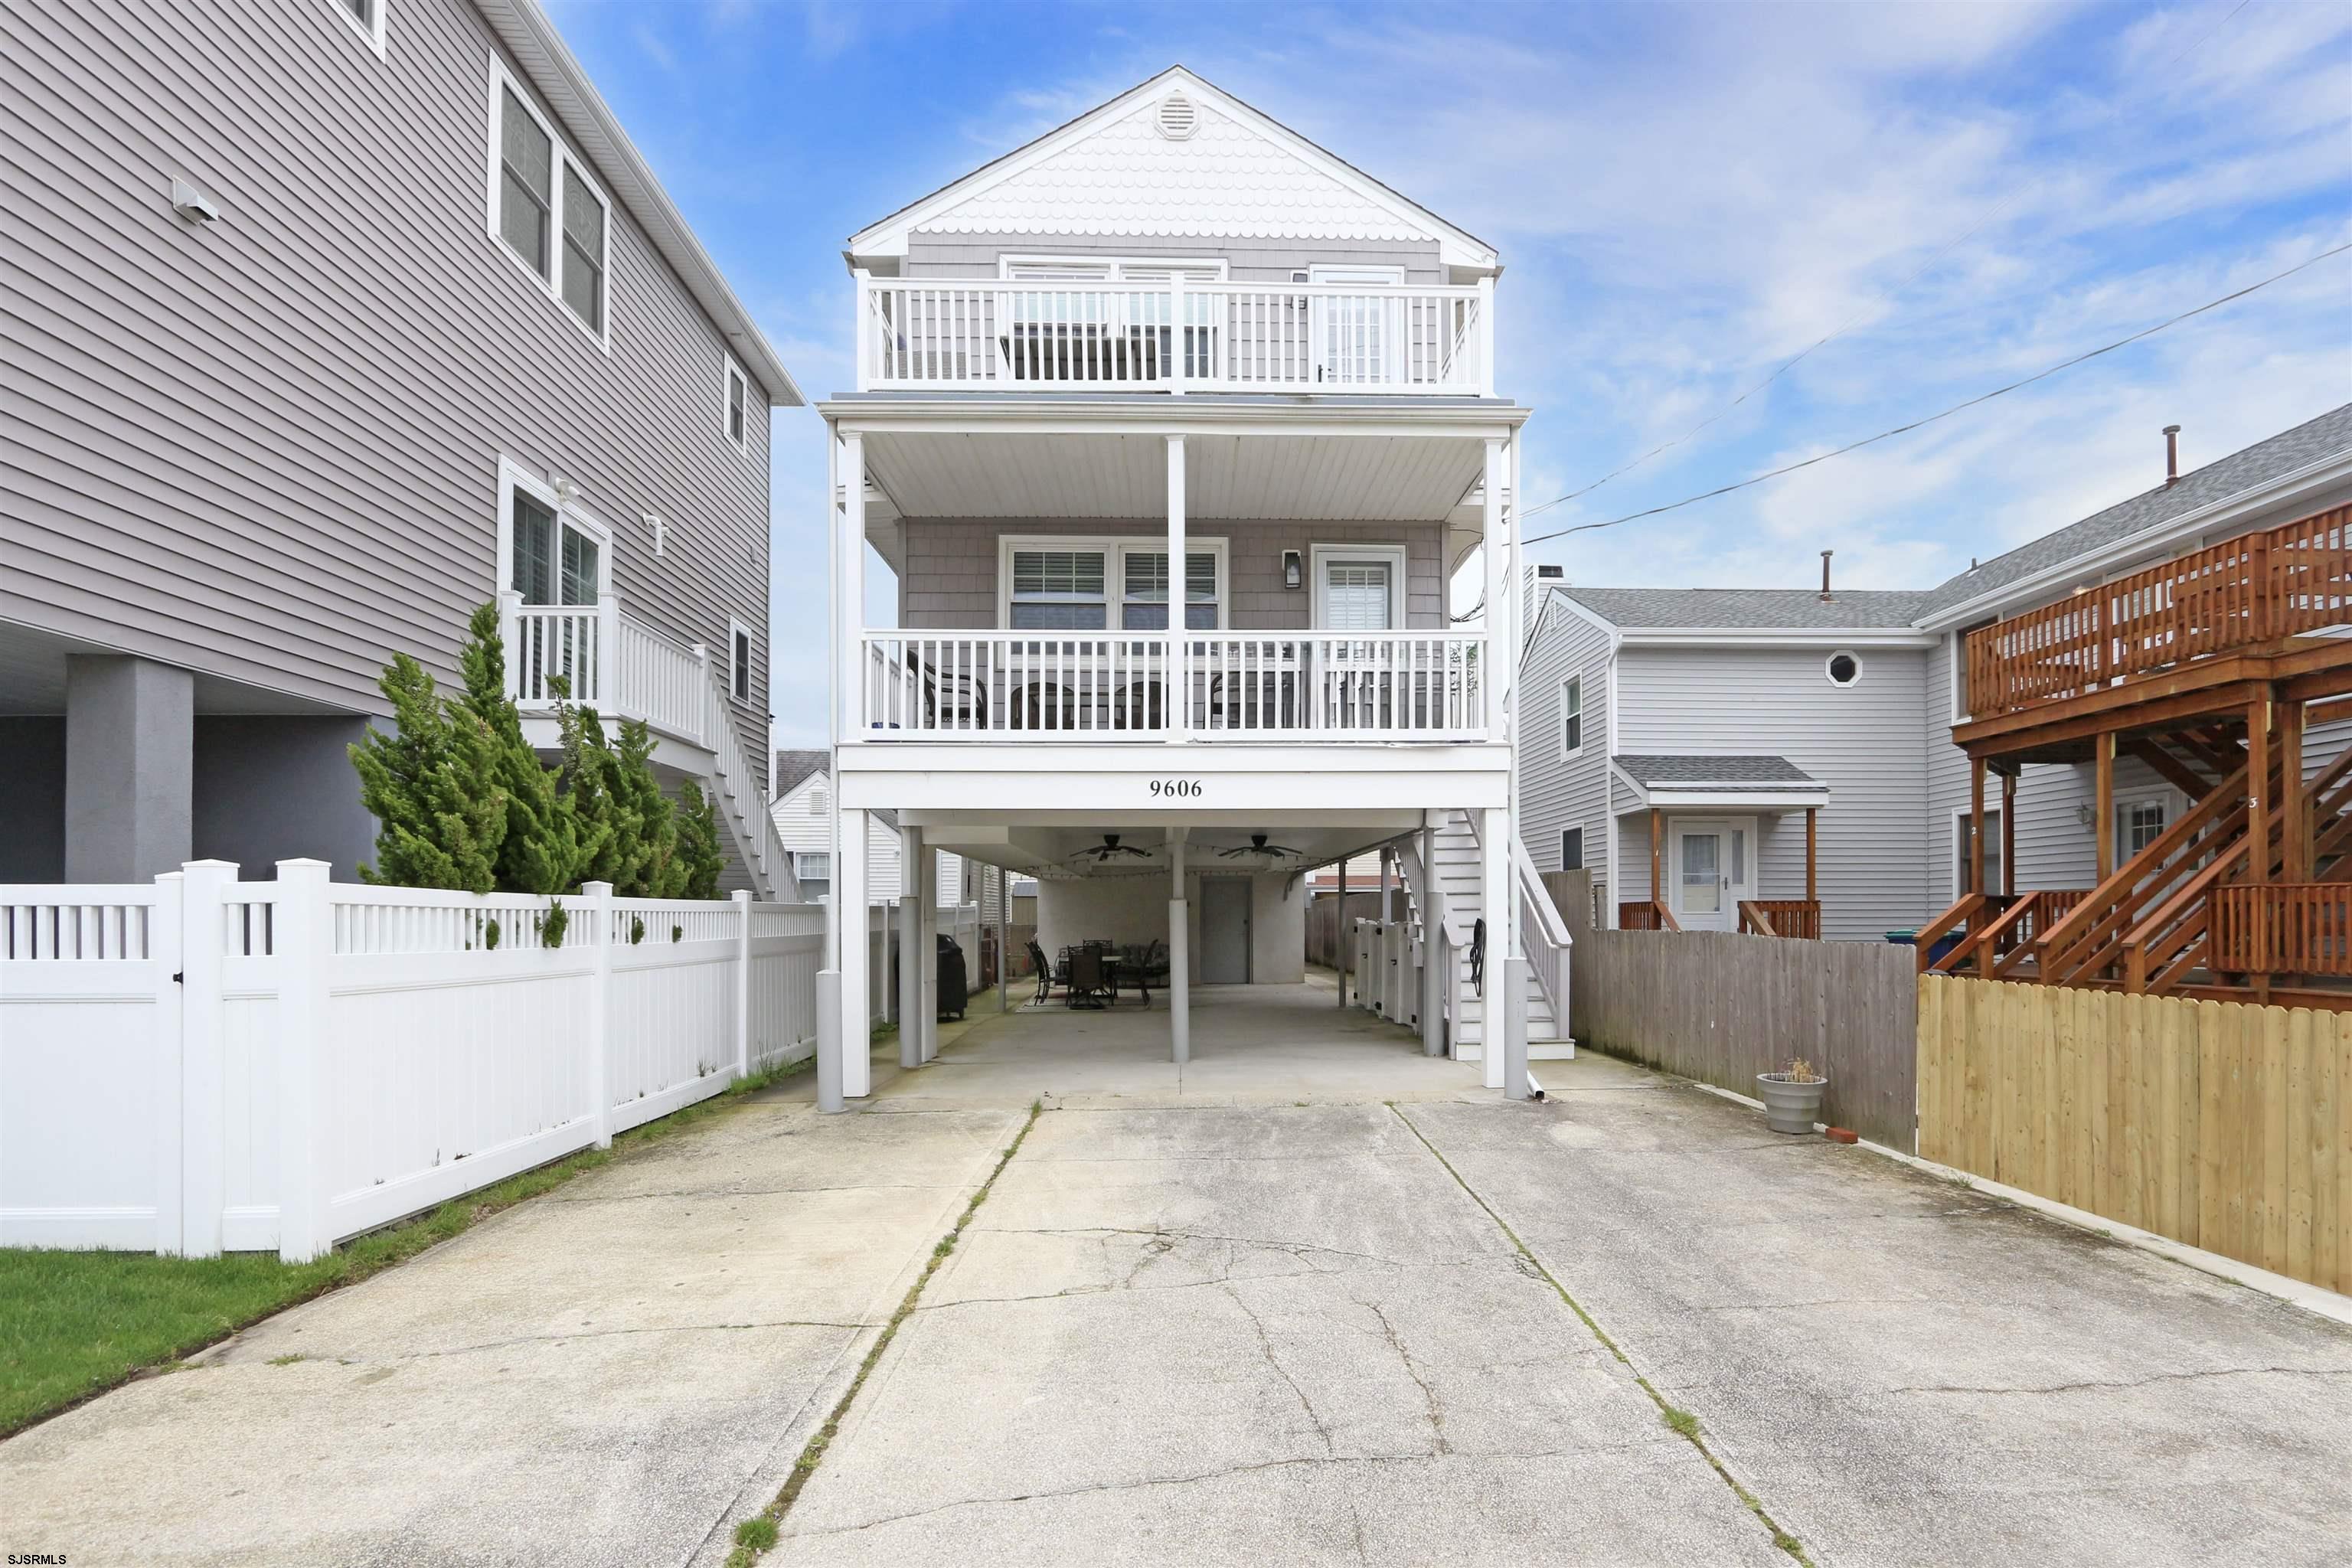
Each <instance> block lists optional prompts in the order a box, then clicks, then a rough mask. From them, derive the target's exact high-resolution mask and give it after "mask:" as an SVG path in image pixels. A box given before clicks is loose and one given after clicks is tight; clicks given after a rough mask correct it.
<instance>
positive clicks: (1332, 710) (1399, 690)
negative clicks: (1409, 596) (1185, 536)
mask: <svg viewBox="0 0 2352 1568" xmlns="http://www.w3.org/2000/svg"><path fill="white" fill-rule="evenodd" d="M861 640H862V644H863V647H864V658H862V659H861V661H860V678H861V679H862V681H863V688H862V698H861V707H860V710H859V711H860V713H861V715H862V724H861V738H863V739H866V740H872V741H943V740H944V741H982V742H992V743H993V742H1015V741H1045V742H1053V741H1096V740H1109V741H1163V740H1165V739H1167V738H1168V729H1169V723H1170V721H1171V719H1174V718H1177V717H1180V715H1179V714H1178V713H1177V712H1176V710H1174V709H1173V708H1172V707H1171V703H1170V700H1169V697H1168V692H1169V689H1170V688H1171V686H1181V689H1182V690H1183V693H1184V699H1185V700H1184V703H1183V707H1182V711H1181V720H1182V721H1183V723H1184V726H1185V732H1186V738H1188V739H1191V740H1196V741H1226V742H1239V741H1286V740H1287V741H1333V742H1378V741H1423V742H1429V741H1477V740H1483V739H1485V738H1486V694H1485V691H1484V689H1483V688H1482V685H1481V682H1482V680H1483V679H1484V658H1485V649H1486V638H1485V637H1484V636H1483V635H1481V634H1478V633H1454V632H1380V633H1365V634H1359V635H1355V636H1338V635H1332V634H1326V633H1311V632H1285V633H1251V634H1236V633H1200V632H1194V633H1188V634H1185V635H1184V636H1183V637H1181V638H1178V637H1173V636H1171V634H1169V633H1166V632H1118V633H1108V632H1080V633H1070V632H1035V631H1018V632H1008V631H971V632H961V631H959V632H905V631H869V632H866V633H863V634H862V635H861ZM1180 641H1181V645H1182V646H1181V650H1180V649H1179V648H1178V647H1177V646H1176V645H1177V644H1178V643H1179V642H1180ZM1180 651H1181V659H1182V664H1183V675H1182V677H1181V680H1180V679H1177V678H1176V677H1175V676H1174V675H1173V674H1172V667H1173V661H1174V660H1175V658H1177V656H1178V654H1179V653H1180Z"/></svg>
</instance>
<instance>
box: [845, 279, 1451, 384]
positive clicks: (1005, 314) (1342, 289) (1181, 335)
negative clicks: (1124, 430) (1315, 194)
mask: <svg viewBox="0 0 2352 1568" xmlns="http://www.w3.org/2000/svg"><path fill="white" fill-rule="evenodd" d="M857 325H858V333H857V390H858V391H860V392H897V391H915V390H921V391H943V392H944V391H966V392H970V391H980V392H1013V391H1037V390H1048V391H1078V392H1136V391H1149V392H1284V393H1348V394H1360V393H1389V394H1418V395H1451V396H1489V397H1491V396H1493V395H1494V393H1495V369H1494V367H1495V289H1494V284H1493V282H1492V280H1491V279H1490V280H1488V281H1486V282H1482V283H1479V284H1477V285H1475V286H1473V287H1466V288H1465V287H1444V286H1437V285H1425V284H1363V283H1205V282H1192V281H1187V280H1185V279H1171V280H1170V281H1168V282H1164V283H1163V282H1152V283H1094V284H1078V285H1072V284H1059V283H1042V282H996V281H992V280H971V281H938V282H920V281H908V280H905V279H895V278H872V277H866V276H864V275H861V276H860V277H859V278H858V280H857Z"/></svg>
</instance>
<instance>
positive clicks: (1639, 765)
mask: <svg viewBox="0 0 2352 1568" xmlns="http://www.w3.org/2000/svg"><path fill="white" fill-rule="evenodd" d="M1609 760H1610V761H1611V762H1612V763H1616V764H1617V766H1618V768H1619V769H1620V770H1622V772H1623V773H1624V774H1625V776H1626V777H1628V778H1630V779H1632V780H1633V782H1634V783H1636V784H1641V785H1643V786H1644V787H1645V788H1646V787H1650V786H1654V785H1659V784H1665V785H1670V786H1678V787H1685V788H1687V787H1688V786H1690V785H1693V784H1738V785H1741V786H1742V787H1744V788H1749V789H1753V788H1757V787H1759V786H1762V787H1767V788H1769V787H1774V786H1778V787H1780V788H1785V789H1811V788H1815V787H1817V786H1818V785H1819V784H1821V782H1822V781H1821V780H1819V779H1817V778H1815V777H1813V776H1812V774H1811V773H1807V772H1805V770H1804V769H1802V768H1801V767H1799V766H1798V765H1797V764H1796V763H1792V762H1790V760H1789V759H1788V758H1786V757H1757V756H1746V757H1702V756H1654V755H1647V754H1640V755H1632V756H1625V755H1620V756H1614V757H1612V758H1610V759H1609Z"/></svg>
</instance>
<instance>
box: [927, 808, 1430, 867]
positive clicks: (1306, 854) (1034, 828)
mask: <svg viewBox="0 0 2352 1568" xmlns="http://www.w3.org/2000/svg"><path fill="white" fill-rule="evenodd" d="M1412 820H1413V819H1412V816H1409V815H1408V816H1400V817H1399V818H1398V819H1397V820H1396V821H1395V822H1394V823H1388V824H1372V823H1366V822H1350V823H1331V822H1323V823H1291V824H1287V825H1283V824H1276V823H1274V822H1263V823H1252V824H1248V825H1239V824H1235V825H1230V826H1229V825H1226V824H1223V823H1220V824H1216V825H1213V826H1211V825H1205V824H1196V825H1194V826H1192V827H1191V829H1190V830H1189V831H1188V832H1187V834H1186V836H1185V841H1184V846H1185V847H1184V856H1185V860H1184V864H1185V868H1186V869H1188V870H1192V871H1206V872H1211V873H1215V872H1219V871H1226V872H1247V871H1303V870H1307V869H1311V868H1314V867H1317V866H1320V865H1326V864H1328V863H1329V862H1331V861H1334V860H1337V859H1339V858H1341V857H1342V856H1348V855H1353V854H1356V853H1357V852H1359V851H1360V850H1362V849H1365V848H1367V847H1370V846H1372V845H1375V844H1379V843H1381V842H1383V841H1384V840H1386V839H1389V838H1392V837H1396V836H1397V835H1398V834H1400V833H1403V832H1408V831H1410V830H1411V828H1412ZM1107 833H1116V834H1118V839H1119V843H1120V844H1122V845H1124V846H1126V847H1130V848H1136V849H1141V850H1144V851H1146V854H1145V855H1142V856H1133V855H1118V856H1114V857H1112V858H1109V859H1108V860H1106V861H1097V860H1096V859H1095V858H1093V857H1091V856H1084V857H1081V858H1075V859H1074V858H1073V857H1079V856H1080V852H1081V851H1083V850H1087V849H1089V848H1094V847H1099V846H1100V845H1101V843H1102V841H1103V836H1104V835H1105V834H1107ZM1253 833H1263V834H1265V836H1266V839H1267V842H1268V843H1270V844H1276V845H1281V846H1284V847H1288V848H1292V849H1297V850H1298V851H1300V853H1299V854H1297V855H1295V856H1287V855H1286V856H1281V857H1274V856H1265V855H1257V854H1243V855H1234V856H1227V855H1224V854H1222V853H1221V851H1223V850H1227V849H1239V848H1241V847H1243V846H1244V845H1247V844H1248V843H1249V841H1250V836H1251V835H1252V834H1253ZM1169 834H1170V829H1169V828H1168V827H1167V826H1164V825H1163V826H1145V825H1142V824H1130V825H1129V826H1125V827H1121V826H1116V825H1108V824H1095V823H1087V824H1086V825H1084V826H1079V825H1076V824H1069V823H1057V824H1050V825H1048V824H1027V825H1020V826H995V825H988V824H979V823H972V824H961V825H959V824H955V823H933V824H931V825H929V826H925V827H924V828H923V837H924V838H925V840H926V841H927V842H929V844H931V845H932V846H934V847H938V848H940V849H946V850H950V851H952V852H954V853H956V854H959V855H962V856H965V857H967V858H971V859H973V860H978V861H982V862H983V863H985V864H987V865H991V866H1003V867H1006V868H1010V869H1013V870H1015V871H1024V872H1028V873H1031V874H1034V875H1035V876H1038V877H1041V878H1045V879H1055V880H1059V879H1068V878H1079V877H1084V878H1093V879H1105V878H1122V879H1123V878H1137V877H1150V878H1154V879H1158V880H1159V881H1160V882H1161V883H1165V882H1166V881H1167V880H1168V877H1169V848H1168V840H1169Z"/></svg>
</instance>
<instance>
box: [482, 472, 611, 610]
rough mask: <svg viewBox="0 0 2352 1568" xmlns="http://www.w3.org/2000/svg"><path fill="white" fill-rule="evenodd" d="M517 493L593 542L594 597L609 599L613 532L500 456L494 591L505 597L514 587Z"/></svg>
mask: <svg viewBox="0 0 2352 1568" xmlns="http://www.w3.org/2000/svg"><path fill="white" fill-rule="evenodd" d="M517 491H520V492H521V493H522V494H524V495H527V496H529V497H530V499H531V500H535V501H537V502H538V503H539V504H540V505H541V506H543V507H545V508H546V509H547V510H549V511H551V512H552V513H554V514H555V520H556V521H557V522H559V523H561V524H562V525H564V526H566V527H570V528H576V529H578V530H579V531H581V532H583V533H584V534H586V535H587V536H588V537H589V538H591V539H593V540H594V541H595V542H596V596H597V598H599V599H604V598H609V597H610V596H611V595H612V592H613V531H612V530H611V529H610V528H608V527H606V526H605V524H604V520H603V519H602V518H600V517H598V516H597V515H596V514H595V513H594V512H593V511H590V510H588V509H587V508H586V507H584V506H583V505H582V504H581V503H580V502H579V501H578V500H569V501H567V500H561V499H560V498H558V497H557V495H556V493H555V487H554V486H553V485H551V484H549V483H548V482H547V481H546V480H544V479H541V478H540V477H539V476H538V475H537V474H534V473H532V472H531V471H530V469H528V468H524V467H523V466H522V465H521V464H520V463H518V462H516V461H515V460H514V459H513V458H509V457H506V456H504V455H503V454H501V455H500V457H499V497H498V521H497V523H496V525H495V526H496V529H497V531H498V539H499V552H498V572H499V575H498V589H497V591H498V592H499V593H500V594H506V593H509V592H511V591H512V590H513V587H514V498H515V494H516V492H517ZM582 607H583V608H584V607H585V606H582Z"/></svg>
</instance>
